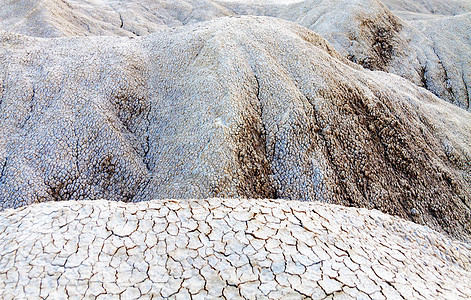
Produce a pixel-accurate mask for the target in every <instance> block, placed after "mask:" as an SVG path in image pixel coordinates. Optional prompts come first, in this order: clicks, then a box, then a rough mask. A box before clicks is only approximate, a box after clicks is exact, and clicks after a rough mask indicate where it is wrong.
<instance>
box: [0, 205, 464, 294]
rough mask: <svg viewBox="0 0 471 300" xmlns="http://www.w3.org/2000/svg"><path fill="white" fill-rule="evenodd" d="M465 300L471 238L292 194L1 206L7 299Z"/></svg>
mask: <svg viewBox="0 0 471 300" xmlns="http://www.w3.org/2000/svg"><path fill="white" fill-rule="evenodd" d="M190 295H191V297H193V298H207V297H210V298H214V297H225V298H227V299H237V298H250V299H253V298H255V297H258V298H272V299H281V298H284V299H286V298H287V297H290V299H300V298H305V297H312V298H315V299H319V298H324V297H328V296H329V297H330V296H333V297H334V298H337V297H339V298H340V297H363V298H365V299H369V298H373V299H384V298H385V297H387V298H388V299H389V298H404V299H412V298H414V299H432V298H434V299H442V298H443V299H444V298H448V299H459V298H463V299H464V298H469V297H471V246H470V245H469V244H464V243H460V242H456V241H453V240H450V239H449V238H447V237H446V236H444V235H442V234H439V233H437V232H435V231H433V230H431V229H429V228H427V227H423V226H420V225H416V224H414V223H411V222H408V221H404V220H402V219H399V218H397V217H391V216H388V215H385V214H382V213H380V212H378V211H374V210H373V211H371V210H366V209H356V208H345V207H341V206H336V205H329V204H322V203H318V202H316V203H303V202H298V201H289V202H287V201H283V200H260V199H258V200H241V199H207V200H152V201H149V202H141V203H137V204H131V203H128V204H124V203H119V202H113V201H104V200H97V201H81V202H75V201H73V202H72V201H67V202H65V201H64V202H48V203H42V204H34V205H30V206H28V207H24V208H20V209H16V210H13V209H9V210H5V211H3V212H1V213H0V297H2V298H11V297H14V296H16V297H20V298H21V297H28V298H46V297H50V298H63V297H70V298H71V299H72V298H77V297H83V296H85V297H86V298H91V297H98V298H99V299H100V298H107V297H113V296H120V297H121V298H122V299H134V298H138V297H139V298H141V299H147V298H152V297H154V298H161V297H171V298H178V299H189V298H190Z"/></svg>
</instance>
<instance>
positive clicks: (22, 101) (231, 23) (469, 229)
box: [0, 17, 471, 239]
mask: <svg viewBox="0 0 471 300" xmlns="http://www.w3.org/2000/svg"><path fill="white" fill-rule="evenodd" d="M0 37H1V40H0V65H1V66H2V67H3V73H1V74H0V83H1V84H0V86H1V87H2V89H1V90H0V167H1V173H0V207H1V208H10V207H20V206H23V205H28V204H31V203H36V202H45V201H57V200H93V199H113V200H117V201H125V202H138V201H145V200H150V199H167V198H177V199H181V198H209V197H227V198H231V197H236V198H237V197H243V198H281V199H292V200H306V201H315V200H318V201H323V202H328V203H335V204H342V205H347V206H356V207H365V208H370V209H371V208H376V209H379V210H381V211H383V212H385V213H389V214H393V215H398V216H401V217H404V218H407V219H409V220H412V221H414V222H417V223H420V224H427V225H428V226H430V227H432V228H434V229H437V230H443V231H445V232H447V233H450V234H452V235H454V236H456V237H460V238H463V239H466V238H468V237H469V235H470V233H471V145H470V141H471V122H469V120H470V119H471V114H470V113H469V112H466V111H465V110H462V109H459V108H457V107H456V106H453V105H451V104H448V103H446V102H444V101H442V100H440V99H439V98H437V97H435V96H433V95H432V94H431V93H429V92H427V91H425V90H424V89H421V88H419V87H417V86H415V85H413V84H411V83H410V82H408V81H406V80H404V79H402V78H400V77H398V76H394V75H390V74H387V73H383V72H371V71H368V70H364V69H362V68H361V67H359V66H357V65H354V64H353V63H351V62H349V61H348V60H346V59H344V58H342V56H341V55H340V54H339V53H338V52H336V51H335V50H334V49H333V48H332V46H330V45H329V44H328V43H327V42H326V41H325V40H324V39H323V38H322V37H320V36H318V35H317V34H315V33H313V32H312V31H310V30H308V29H305V28H303V27H301V26H298V25H295V24H293V23H290V22H287V21H283V20H279V19H274V18H267V17H241V18H220V19H217V20H213V21H209V22H203V23H198V24H196V25H192V26H182V27H179V28H176V29H168V30H163V31H160V32H158V33H154V34H151V35H148V36H146V37H138V38H132V39H131V38H120V37H85V38H78V37H74V38H61V39H39V38H32V37H26V36H21V35H15V34H11V33H3V34H1V35H0ZM431 187H433V188H431Z"/></svg>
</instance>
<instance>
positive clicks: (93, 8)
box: [0, 0, 471, 110]
mask: <svg viewBox="0 0 471 300" xmlns="http://www.w3.org/2000/svg"><path fill="white" fill-rule="evenodd" d="M286 2H294V3H292V4H289V3H286ZM383 2H384V4H383V3H381V2H379V1H377V0H354V1H352V0H334V1H332V0H305V1H237V0H236V1H229V0H225V1H211V0H179V1H174V0H163V1H151V0H144V1H112V0H107V1H100V2H97V1H91V0H85V1H79V0H66V1H62V0H45V1H39V0H36V1H34V0H29V1H5V0H3V1H1V2H0V3H2V11H1V12H0V28H3V29H4V30H6V31H13V32H18V33H23V34H26V35H33V36H39V37H54V36H57V37H58V36H76V35H119V36H138V35H146V34H149V33H151V32H156V31H158V30H161V29H163V28H166V27H174V26H181V25H185V24H191V23H195V22H200V21H204V20H210V19H214V18H218V17H221V16H236V15H244V14H250V15H263V16H274V17H279V18H283V19H287V20H290V21H294V22H297V23H298V24H301V25H303V26H305V27H307V28H310V29H312V30H314V31H315V32H317V33H318V34H320V35H322V36H323V37H324V38H326V39H327V40H328V41H329V42H330V43H332V45H333V46H334V48H335V49H336V50H337V51H339V52H340V53H341V54H342V55H343V56H345V57H346V58H348V59H350V60H351V61H353V62H356V63H358V64H361V65H362V66H363V67H365V68H368V69H371V70H382V71H386V72H391V73H394V74H397V75H400V76H402V77H404V78H406V79H408V80H411V81H412V82H413V83H415V84H417V85H419V86H422V87H424V88H426V89H428V90H429V91H431V92H432V93H434V94H435V95H437V96H438V97H440V98H442V99H444V100H446V101H448V102H451V103H453V104H455V105H457V106H459V107H461V108H464V109H467V110H471V107H470V100H469V99H470V98H471V89H469V87H470V86H471V42H470V40H471V2H469V1H467V0H447V1H438V0H427V1H424V0H412V1H411V0H401V1H395V0H385V1H383ZM280 3H281V4H280Z"/></svg>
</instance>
